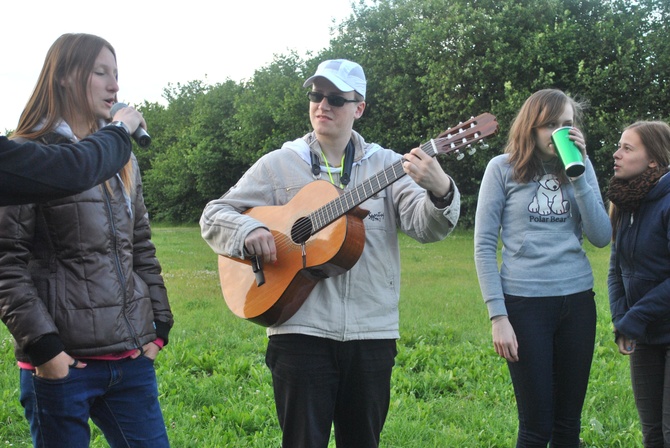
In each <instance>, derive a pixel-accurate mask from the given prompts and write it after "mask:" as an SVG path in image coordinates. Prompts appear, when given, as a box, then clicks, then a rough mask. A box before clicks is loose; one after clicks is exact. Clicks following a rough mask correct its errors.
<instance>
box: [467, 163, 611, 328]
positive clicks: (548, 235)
mask: <svg viewBox="0 0 670 448" xmlns="http://www.w3.org/2000/svg"><path fill="white" fill-rule="evenodd" d="M508 160H509V155H507V154H503V155H499V156H497V157H495V158H493V159H492V160H491V161H490V162H489V164H488V166H487V167H486V171H485V173H484V177H483V179H482V183H481V187H480V190H479V199H478V202H477V212H476V215H475V265H476V268H477V276H478V278H479V285H480V287H481V291H482V295H483V297H484V302H485V303H486V305H487V307H488V312H489V317H490V318H492V317H494V316H499V315H507V310H506V308H505V299H504V296H503V293H504V294H510V295H516V296H522V297H547V296H561V295H569V294H574V293H577V292H581V291H585V290H588V289H591V288H593V273H592V271H591V265H590V263H589V261H588V259H587V257H586V253H585V252H584V250H583V248H582V238H583V237H582V234H584V235H586V237H587V238H588V240H589V241H590V242H591V243H592V244H593V245H595V246H597V247H605V246H606V245H607V244H608V243H609V241H610V239H611V235H612V228H611V225H610V221H609V217H608V215H607V211H606V210H605V206H604V203H603V200H602V196H601V194H600V190H599V188H598V182H597V179H596V176H595V172H594V170H593V166H592V165H591V162H590V161H589V159H588V158H587V159H586V160H585V165H586V171H585V173H584V174H583V175H582V176H580V177H578V178H576V179H572V180H571V181H570V182H568V183H567V184H565V183H564V184H562V183H561V181H560V179H559V178H558V177H557V176H556V175H554V174H551V173H552V169H553V168H554V164H553V163H551V162H550V164H548V165H545V171H546V172H547V173H549V174H544V175H543V176H541V177H539V178H536V179H534V180H533V181H531V182H528V183H526V184H519V183H517V182H515V181H514V180H513V170H512V167H511V166H510V164H509V162H508ZM556 161H557V160H556ZM558 163H560V162H558ZM499 237H500V239H501V240H502V257H501V258H502V264H501V265H500V268H499V267H498V251H497V249H498V240H499Z"/></svg>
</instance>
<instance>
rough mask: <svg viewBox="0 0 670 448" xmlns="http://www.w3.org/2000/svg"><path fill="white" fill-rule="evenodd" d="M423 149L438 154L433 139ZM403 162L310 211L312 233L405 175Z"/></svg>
mask: <svg viewBox="0 0 670 448" xmlns="http://www.w3.org/2000/svg"><path fill="white" fill-rule="evenodd" d="M421 149H422V150H423V151H424V152H425V153H426V154H428V155H429V156H431V157H435V156H436V155H437V151H436V150H435V147H434V144H433V142H432V141H429V142H426V143H424V144H423V145H421ZM402 162H403V159H400V160H397V161H396V162H394V163H393V164H392V165H391V166H389V167H388V168H385V169H383V170H382V171H380V172H378V173H377V174H375V175H373V176H372V177H370V178H369V179H366V180H364V181H363V182H362V183H360V184H359V185H358V186H356V187H354V188H353V189H351V190H347V191H346V192H344V193H343V194H342V195H341V196H340V197H338V198H337V199H333V200H332V201H330V202H328V203H327V204H325V205H324V206H322V207H320V208H318V209H316V210H314V211H313V212H312V213H310V214H309V215H308V218H309V219H310V221H311V222H312V235H313V234H315V233H317V232H318V231H319V230H321V229H323V228H324V227H326V226H327V225H329V224H330V223H331V222H333V221H335V220H336V219H338V218H340V217H341V216H343V215H344V214H346V213H348V212H349V211H351V210H352V209H353V208H354V207H356V206H358V205H360V204H362V203H363V202H365V201H366V200H368V199H370V198H371V197H372V196H374V195H375V194H377V193H379V192H380V191H382V190H383V189H384V188H386V187H388V186H389V185H391V184H392V183H393V182H395V181H397V180H398V179H400V178H401V177H403V176H404V175H405V174H406V173H405V171H404V170H403V169H402Z"/></svg>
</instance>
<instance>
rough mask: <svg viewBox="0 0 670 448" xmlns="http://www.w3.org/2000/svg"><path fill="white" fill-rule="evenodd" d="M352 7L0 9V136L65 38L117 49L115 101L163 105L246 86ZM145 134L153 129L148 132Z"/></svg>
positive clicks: (311, 47)
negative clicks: (182, 91) (210, 88)
mask: <svg viewBox="0 0 670 448" xmlns="http://www.w3.org/2000/svg"><path fill="white" fill-rule="evenodd" d="M351 1H352V0H328V1H327V2H326V1H322V0H283V1H279V0H244V1H239V2H231V1H228V0H223V1H220V0H188V1H170V0H132V1H131V0H117V1H105V2H102V1H95V0H62V1H46V0H36V1H32V0H11V1H7V2H2V6H0V14H1V16H0V19H1V20H0V49H1V51H0V135H4V134H5V130H7V129H14V128H15V127H16V124H17V121H18V118H19V115H20V113H21V111H22V110H23V107H24V106H25V104H26V102H27V100H28V97H29V96H30V94H31V93H32V90H33V88H34V87H35V82H36V81H37V76H38V75H39V72H40V70H41V68H42V64H43V63H44V57H45V56H46V53H47V51H48V49H49V47H50V46H51V44H53V42H54V41H55V40H56V39H57V38H58V37H59V36H60V35H61V34H64V33H90V34H95V35H98V36H100V37H103V38H105V39H106V40H108V41H109V43H111V44H112V46H113V47H114V49H115V50H116V55H117V64H118V68H119V87H120V90H119V94H118V98H119V101H123V102H125V103H129V104H139V103H141V102H143V101H145V100H146V101H151V102H154V101H158V102H161V101H162V93H163V89H165V88H166V87H168V84H173V85H174V84H177V83H182V84H184V83H187V82H189V81H193V80H201V81H203V82H205V83H206V84H216V83H220V82H224V81H226V79H232V80H234V81H237V82H240V81H242V80H245V79H250V78H251V77H252V76H253V73H254V71H255V70H256V69H259V68H261V67H264V66H266V65H267V64H269V63H270V62H271V61H272V58H273V55H274V54H286V53H288V52H289V51H291V50H295V51H297V52H298V54H300V55H301V56H304V55H305V53H306V52H307V51H312V52H318V51H319V50H321V49H323V48H326V47H327V46H328V44H329V42H330V38H331V35H330V29H331V27H332V24H333V20H334V21H335V23H340V22H341V21H342V20H343V19H345V18H347V17H349V15H350V14H351V11H352V9H351ZM149 125H151V124H150V123H149Z"/></svg>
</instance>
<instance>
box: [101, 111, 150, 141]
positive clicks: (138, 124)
mask: <svg viewBox="0 0 670 448" xmlns="http://www.w3.org/2000/svg"><path fill="white" fill-rule="evenodd" d="M110 115H111V117H112V120H114V121H122V122H123V124H125V125H126V126H128V129H129V130H130V135H131V136H132V137H133V140H135V141H136V142H137V144H138V145H140V146H141V147H142V148H145V147H147V146H149V145H150V144H151V136H150V135H149V134H147V131H146V130H145V129H144V127H146V125H147V124H146V122H145V121H144V118H143V117H142V114H140V113H139V112H138V111H136V110H135V109H133V108H132V107H128V105H127V104H126V103H116V104H114V105H113V106H112V110H111V111H110Z"/></svg>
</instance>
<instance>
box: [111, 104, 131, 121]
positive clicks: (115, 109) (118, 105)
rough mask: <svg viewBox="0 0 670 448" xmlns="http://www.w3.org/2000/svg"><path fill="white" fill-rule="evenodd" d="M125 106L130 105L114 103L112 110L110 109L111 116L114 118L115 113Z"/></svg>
mask: <svg viewBox="0 0 670 448" xmlns="http://www.w3.org/2000/svg"><path fill="white" fill-rule="evenodd" d="M124 107H128V105H127V104H126V103H114V105H113V106H112V110H110V111H109V118H114V115H116V113H117V112H118V111H120V110H121V109H123V108H124Z"/></svg>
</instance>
